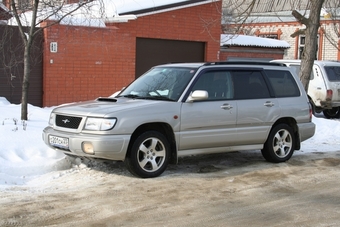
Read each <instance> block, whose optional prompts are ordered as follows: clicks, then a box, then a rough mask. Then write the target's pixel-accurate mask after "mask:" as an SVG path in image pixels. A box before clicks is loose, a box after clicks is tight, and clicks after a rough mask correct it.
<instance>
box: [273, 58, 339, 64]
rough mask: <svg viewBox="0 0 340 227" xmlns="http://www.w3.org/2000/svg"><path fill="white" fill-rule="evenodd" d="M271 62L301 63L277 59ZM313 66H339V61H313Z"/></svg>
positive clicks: (294, 60)
mask: <svg viewBox="0 0 340 227" xmlns="http://www.w3.org/2000/svg"><path fill="white" fill-rule="evenodd" d="M271 62H279V63H297V64H299V63H301V60H297V59H293V60H289V59H287V60H286V59H277V60H272V61H271ZM314 64H315V65H340V62H339V61H329V60H314Z"/></svg>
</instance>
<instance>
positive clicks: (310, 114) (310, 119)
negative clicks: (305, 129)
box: [308, 103, 313, 121]
mask: <svg viewBox="0 0 340 227" xmlns="http://www.w3.org/2000/svg"><path fill="white" fill-rule="evenodd" d="M308 104H309V121H312V117H313V107H312V104H311V103H308Z"/></svg>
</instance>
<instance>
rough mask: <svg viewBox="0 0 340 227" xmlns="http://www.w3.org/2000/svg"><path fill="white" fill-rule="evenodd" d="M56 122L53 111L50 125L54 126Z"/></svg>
mask: <svg viewBox="0 0 340 227" xmlns="http://www.w3.org/2000/svg"><path fill="white" fill-rule="evenodd" d="M54 122H55V113H51V114H50V119H49V120H48V124H49V125H50V126H53V125H54Z"/></svg>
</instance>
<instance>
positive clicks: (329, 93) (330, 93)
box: [326, 90, 333, 100]
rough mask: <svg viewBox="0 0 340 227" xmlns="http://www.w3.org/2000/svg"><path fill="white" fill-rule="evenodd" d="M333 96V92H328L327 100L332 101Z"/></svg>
mask: <svg viewBox="0 0 340 227" xmlns="http://www.w3.org/2000/svg"><path fill="white" fill-rule="evenodd" d="M332 96H333V91H332V90H327V95H326V100H328V99H332Z"/></svg>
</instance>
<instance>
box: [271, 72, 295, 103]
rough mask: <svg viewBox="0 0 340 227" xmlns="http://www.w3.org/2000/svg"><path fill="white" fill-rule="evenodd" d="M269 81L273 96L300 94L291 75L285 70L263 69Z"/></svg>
mask: <svg viewBox="0 0 340 227" xmlns="http://www.w3.org/2000/svg"><path fill="white" fill-rule="evenodd" d="M265 71H266V74H267V76H268V79H269V82H270V84H271V86H272V87H273V89H274V93H275V96H276V97H278V98H280V97H281V98H282V97H295V96H300V90H299V87H298V85H297V84H296V82H295V80H294V78H293V75H292V74H291V73H290V72H289V71H285V70H265Z"/></svg>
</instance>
